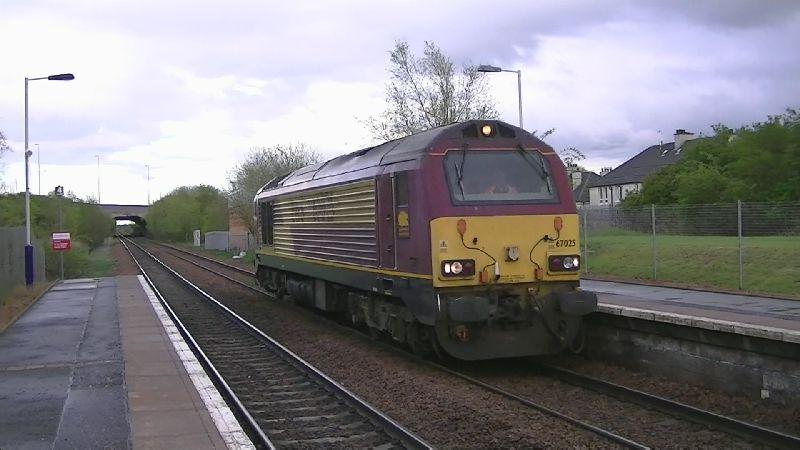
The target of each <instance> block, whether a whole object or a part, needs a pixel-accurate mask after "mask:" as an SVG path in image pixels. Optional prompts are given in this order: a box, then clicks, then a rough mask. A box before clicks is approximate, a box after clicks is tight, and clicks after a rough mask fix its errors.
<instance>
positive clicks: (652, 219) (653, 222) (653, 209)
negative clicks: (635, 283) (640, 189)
mask: <svg viewBox="0 0 800 450" xmlns="http://www.w3.org/2000/svg"><path fill="white" fill-rule="evenodd" d="M650 226H651V228H652V230H653V279H654V280H655V279H657V277H656V275H657V272H656V205H655V204H651V205H650Z"/></svg>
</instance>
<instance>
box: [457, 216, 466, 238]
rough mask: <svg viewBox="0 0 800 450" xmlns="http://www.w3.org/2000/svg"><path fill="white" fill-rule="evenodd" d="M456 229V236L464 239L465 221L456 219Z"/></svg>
mask: <svg viewBox="0 0 800 450" xmlns="http://www.w3.org/2000/svg"><path fill="white" fill-rule="evenodd" d="M456 229H457V230H458V234H460V235H461V237H464V233H466V232H467V221H466V220H464V219H458V224H456Z"/></svg>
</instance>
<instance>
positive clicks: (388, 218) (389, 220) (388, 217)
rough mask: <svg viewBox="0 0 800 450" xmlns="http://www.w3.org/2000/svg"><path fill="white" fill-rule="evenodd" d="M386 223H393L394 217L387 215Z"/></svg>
mask: <svg viewBox="0 0 800 450" xmlns="http://www.w3.org/2000/svg"><path fill="white" fill-rule="evenodd" d="M386 221H387V222H391V221H392V215H391V214H387V215H386Z"/></svg>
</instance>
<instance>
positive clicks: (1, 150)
mask: <svg viewBox="0 0 800 450" xmlns="http://www.w3.org/2000/svg"><path fill="white" fill-rule="evenodd" d="M10 151H11V147H9V146H8V142H7V141H6V136H5V135H4V134H3V132H2V131H0V192H4V191H5V186H6V184H5V182H3V169H4V167H3V161H2V159H3V155H4V154H6V153H7V152H10Z"/></svg>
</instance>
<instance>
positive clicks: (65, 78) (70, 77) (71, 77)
mask: <svg viewBox="0 0 800 450" xmlns="http://www.w3.org/2000/svg"><path fill="white" fill-rule="evenodd" d="M47 79H48V80H59V81H69V80H74V79H75V75H73V74H71V73H61V74H58V75H50V76H49V77H47Z"/></svg>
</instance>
